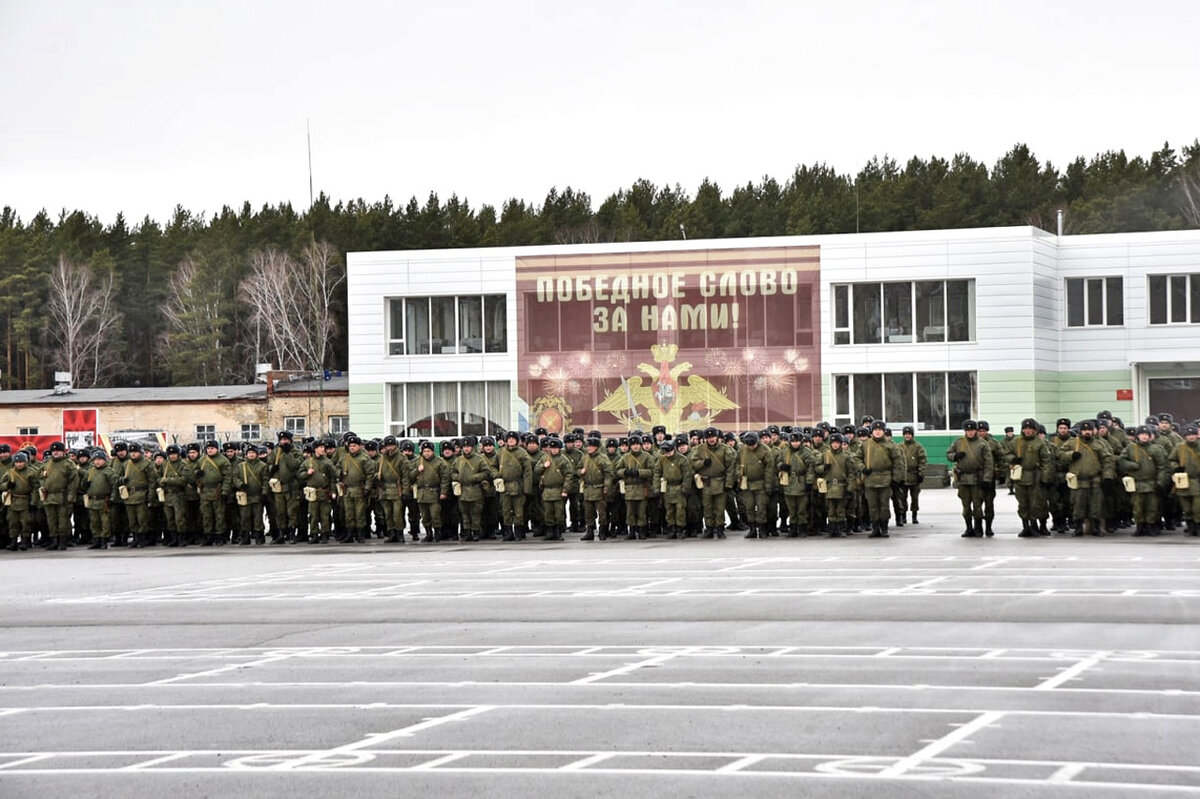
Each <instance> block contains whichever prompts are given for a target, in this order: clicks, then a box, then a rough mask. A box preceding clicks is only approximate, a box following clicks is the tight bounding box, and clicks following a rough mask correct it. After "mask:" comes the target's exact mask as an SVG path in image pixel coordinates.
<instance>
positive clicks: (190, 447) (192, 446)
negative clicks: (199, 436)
mask: <svg viewBox="0 0 1200 799" xmlns="http://www.w3.org/2000/svg"><path fill="white" fill-rule="evenodd" d="M187 451H188V452H199V451H200V445H199V444H197V443H196V442H195V441H192V442H190V443H189V444H188V445H187Z"/></svg>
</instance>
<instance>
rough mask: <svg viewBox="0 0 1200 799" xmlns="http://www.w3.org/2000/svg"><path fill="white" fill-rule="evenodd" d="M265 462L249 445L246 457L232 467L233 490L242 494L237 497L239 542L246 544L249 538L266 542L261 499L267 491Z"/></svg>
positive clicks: (261, 542)
mask: <svg viewBox="0 0 1200 799" xmlns="http://www.w3.org/2000/svg"><path fill="white" fill-rule="evenodd" d="M268 479H269V478H268V477H267V463H266V461H264V460H262V459H261V458H259V457H258V450H257V449H256V448H255V447H254V446H253V445H251V446H250V448H248V449H247V450H246V457H245V458H243V459H242V460H241V461H239V462H238V463H237V465H236V466H234V467H233V473H232V477H231V481H232V484H233V490H234V491H236V492H239V493H241V494H243V495H244V500H245V501H244V502H243V497H238V498H237V504H238V511H239V514H240V516H241V519H240V521H241V525H240V527H241V532H242V537H241V544H242V546H248V545H249V544H250V541H251V539H253V540H254V541H257V542H258V543H259V544H265V543H266V536H265V535H264V533H263V499H264V497H265V496H266V493H267V480H268Z"/></svg>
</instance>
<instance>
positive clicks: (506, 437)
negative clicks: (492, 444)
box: [504, 430, 521, 441]
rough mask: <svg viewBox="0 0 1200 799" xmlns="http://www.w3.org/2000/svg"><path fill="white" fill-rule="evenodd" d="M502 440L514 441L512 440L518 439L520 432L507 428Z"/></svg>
mask: <svg viewBox="0 0 1200 799" xmlns="http://www.w3.org/2000/svg"><path fill="white" fill-rule="evenodd" d="M504 440H505V441H514V440H515V441H520V440H521V434H520V433H518V432H517V431H516V430H509V431H508V432H507V433H505V434H504Z"/></svg>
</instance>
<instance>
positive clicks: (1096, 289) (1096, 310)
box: [1087, 279, 1104, 325]
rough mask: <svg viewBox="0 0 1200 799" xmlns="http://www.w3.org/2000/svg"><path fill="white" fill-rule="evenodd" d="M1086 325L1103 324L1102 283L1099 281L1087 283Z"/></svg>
mask: <svg viewBox="0 0 1200 799" xmlns="http://www.w3.org/2000/svg"><path fill="white" fill-rule="evenodd" d="M1087 323H1088V324H1089V325H1102V324H1104V281H1103V280H1099V279H1093V280H1089V281H1088V282H1087Z"/></svg>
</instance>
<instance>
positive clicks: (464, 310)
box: [388, 294, 508, 355]
mask: <svg viewBox="0 0 1200 799" xmlns="http://www.w3.org/2000/svg"><path fill="white" fill-rule="evenodd" d="M507 351H508V306H507V299H506V297H505V296H504V295H503V294H484V295H470V296H463V297H403V298H397V299H392V300H388V354H389V355H452V354H460V353H474V352H507Z"/></svg>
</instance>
